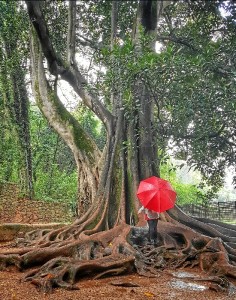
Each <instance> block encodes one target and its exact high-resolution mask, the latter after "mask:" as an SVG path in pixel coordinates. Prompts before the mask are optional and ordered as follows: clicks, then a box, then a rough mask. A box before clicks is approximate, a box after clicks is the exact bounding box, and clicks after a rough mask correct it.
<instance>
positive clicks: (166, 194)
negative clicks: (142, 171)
mask: <svg viewBox="0 0 236 300" xmlns="http://www.w3.org/2000/svg"><path fill="white" fill-rule="evenodd" d="M137 197H138V198H139V200H140V202H141V203H142V205H143V206H144V207H145V208H148V209H150V210H154V211H156V212H159V213H160V212H163V211H166V210H168V209H171V208H173V207H174V205H175V201H176V192H175V191H174V189H173V188H172V186H171V184H170V183H169V182H168V181H167V180H164V179H161V178H158V177H156V176H152V177H149V178H147V179H144V180H142V181H141V182H140V184H139V187H138V191H137Z"/></svg>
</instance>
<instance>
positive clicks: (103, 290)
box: [0, 269, 236, 300]
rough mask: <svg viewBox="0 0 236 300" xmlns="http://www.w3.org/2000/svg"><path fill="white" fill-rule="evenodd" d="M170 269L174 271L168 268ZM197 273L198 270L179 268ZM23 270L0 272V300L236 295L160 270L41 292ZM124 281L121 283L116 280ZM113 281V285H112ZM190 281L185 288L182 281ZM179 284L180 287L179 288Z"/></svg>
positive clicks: (217, 298) (191, 299) (224, 299)
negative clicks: (155, 274)
mask: <svg viewBox="0 0 236 300" xmlns="http://www.w3.org/2000/svg"><path fill="white" fill-rule="evenodd" d="M171 272H173V271H171ZM179 272H182V273H183V272H184V273H185V272H191V273H193V274H195V275H196V274H198V270H195V271H194V270H186V269H185V270H181V271H180V270H179V271H178V272H177V273H175V274H179ZM22 277H23V274H22V273H19V272H17V271H15V270H9V271H4V272H0V299H1V300H46V299H47V300H74V299H80V300H81V299H82V300H89V299H96V300H100V299H106V300H109V299H112V300H113V299H117V300H118V299H119V300H145V299H162V300H163V299H164V300H169V299H174V300H178V299H179V300H185V299H188V300H195V299H196V300H206V299H207V300H228V299H231V300H232V299H233V300H235V299H236V295H235V294H234V295H232V296H229V295H226V294H224V293H221V292H220V293H219V292H218V293H217V292H215V291H213V290H209V289H208V286H207V284H206V283H199V282H196V281H195V282H193V281H191V283H190V281H188V280H186V279H185V280H184V279H182V278H176V277H173V276H172V275H170V274H168V272H162V273H160V276H158V277H157V278H147V277H142V276H139V275H137V274H131V275H125V276H116V277H110V278H104V279H99V280H92V279H89V278H87V279H81V280H80V281H79V282H78V283H77V285H76V286H77V287H78V288H79V290H74V291H66V290H62V289H55V290H54V291H53V292H52V293H51V294H47V295H46V294H43V293H41V292H39V291H37V289H36V288H35V286H34V285H32V284H31V283H29V282H21V279H22ZM122 283H123V284H125V285H126V287H125V286H120V285H119V284H122ZM114 284H115V285H114ZM186 284H191V285H190V286H188V287H185V288H184V285H186ZM127 285H128V286H127ZM195 285H201V286H202V289H203V288H204V287H205V290H200V288H198V290H194V289H195V288H196V286H195ZM180 287H182V288H180Z"/></svg>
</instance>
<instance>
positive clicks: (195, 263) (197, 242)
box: [0, 221, 236, 292]
mask: <svg viewBox="0 0 236 300" xmlns="http://www.w3.org/2000/svg"><path fill="white" fill-rule="evenodd" d="M208 226H209V225H208ZM76 227H78V228H76ZM232 231H233V229H232V228H231V231H230V233H231V234H232ZM69 232H70V234H68V233H69ZM79 232H81V233H83V234H79ZM72 233H73V234H76V235H78V237H77V239H75V238H71V235H72ZM63 234H65V236H66V238H65V236H64V237H63ZM57 235H59V238H57ZM45 237H46V239H45ZM147 237H148V229H147V227H130V226H129V225H126V224H122V225H119V226H115V227H114V228H113V229H111V230H107V231H101V232H97V233H94V234H92V235H90V236H87V235H85V234H84V232H82V231H81V228H80V225H75V224H74V225H72V226H71V227H68V226H67V227H64V228H63V229H60V230H58V229H57V230H54V231H53V232H46V231H44V232H43V233H42V234H40V233H39V232H37V234H35V232H34V233H32V234H27V239H28V242H27V245H28V246H27V247H23V248H17V249H12V250H11V251H10V250H4V249H0V267H1V269H4V268H7V267H8V266H9V265H14V266H16V267H17V268H18V269H20V270H24V269H27V268H30V267H32V266H39V267H38V268H36V269H34V270H33V271H30V272H29V273H28V274H26V276H25V280H28V281H31V282H32V283H33V284H34V285H36V286H37V287H38V288H39V289H40V290H42V291H44V292H49V291H51V290H52V288H53V287H62V288H66V289H73V288H77V287H76V286H75V284H76V282H77V281H78V280H79V278H81V277H82V276H93V277H94V278H101V277H104V276H112V275H118V274H124V273H129V272H134V271H135V272H138V273H139V274H141V275H145V276H160V271H162V270H164V269H166V268H168V269H170V268H172V269H176V268H184V267H192V268H194V267H198V268H200V269H201V270H202V271H204V272H206V274H209V276H208V277H206V278H207V280H209V281H211V282H212V286H211V287H212V288H213V289H215V290H217V289H218V290H227V288H229V287H231V288H232V285H230V284H229V283H228V284H226V283H225V282H226V281H224V280H222V278H226V277H233V278H236V250H235V249H234V248H233V247H231V246H230V245H229V243H225V242H223V241H222V239H221V238H218V237H214V238H212V237H208V236H206V235H202V234H201V233H198V232H197V231H194V230H192V229H191V228H189V227H187V226H186V225H181V224H179V223H178V222H176V221H175V222H171V223H170V222H162V221H160V222H159V224H158V238H159V243H158V246H157V247H154V246H153V245H150V244H149V243H148V238H147ZM29 238H32V239H33V240H32V244H33V246H32V245H30V244H29ZM228 239H229V237H228V238H227V240H228ZM50 240H51V241H50ZM56 241H57V242H56ZM233 244H234V243H233ZM227 282H228V281H227Z"/></svg>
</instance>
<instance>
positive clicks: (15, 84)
mask: <svg viewBox="0 0 236 300" xmlns="http://www.w3.org/2000/svg"><path fill="white" fill-rule="evenodd" d="M4 42H5V43H4V44H5V53H6V58H7V59H8V60H9V61H11V60H13V59H14V60H15V61H16V62H15V65H14V68H12V67H6V68H5V70H6V72H7V74H8V76H9V78H10V81H9V82H8V83H6V87H7V88H8V89H9V93H8V96H9V97H10V99H8V108H9V112H10V115H11V117H12V119H13V120H14V122H15V130H16V132H17V135H18V142H19V145H20V149H21V156H22V164H21V168H20V170H19V178H20V185H21V192H22V194H23V195H24V196H26V197H28V198H30V199H31V198H32V197H33V195H34V188H33V171H32V153H31V138H30V125H29V112H28V106H29V99H28V95H27V91H26V87H25V74H24V72H23V70H22V66H21V62H20V61H19V58H17V59H16V54H15V53H14V51H15V49H16V41H11V43H9V41H4ZM13 49H14V51H13Z"/></svg>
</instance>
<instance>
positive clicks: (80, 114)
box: [73, 104, 106, 150]
mask: <svg viewBox="0 0 236 300" xmlns="http://www.w3.org/2000/svg"><path fill="white" fill-rule="evenodd" d="M73 115H74V116H75V118H76V119H77V120H78V121H79V122H80V125H81V126H82V127H83V128H84V129H85V131H86V132H87V133H88V134H89V135H90V136H91V137H92V138H93V139H94V140H95V142H96V144H97V146H98V147H99V149H100V150H102V149H103V147H104V145H105V142H106V134H105V129H104V126H103V124H102V122H101V121H100V120H99V119H98V118H97V117H96V116H95V115H94V113H93V112H92V111H90V110H89V109H88V108H86V107H85V106H84V105H83V104H80V105H79V106H78V108H77V109H76V111H75V112H74V113H73Z"/></svg>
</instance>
